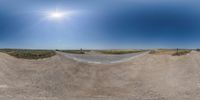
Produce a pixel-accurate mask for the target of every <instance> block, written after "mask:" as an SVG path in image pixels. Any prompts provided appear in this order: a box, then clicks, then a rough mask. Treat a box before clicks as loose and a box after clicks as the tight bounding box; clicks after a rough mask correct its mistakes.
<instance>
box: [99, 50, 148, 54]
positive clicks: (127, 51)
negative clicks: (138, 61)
mask: <svg viewBox="0 0 200 100" xmlns="http://www.w3.org/2000/svg"><path fill="white" fill-rule="evenodd" d="M144 51H145V50H100V51H98V52H100V53H102V54H129V53H139V52H144Z"/></svg>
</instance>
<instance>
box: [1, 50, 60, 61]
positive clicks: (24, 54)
mask: <svg viewBox="0 0 200 100" xmlns="http://www.w3.org/2000/svg"><path fill="white" fill-rule="evenodd" d="M0 52H4V53H7V54H9V55H11V56H14V57H16V58H24V59H42V58H48V57H52V56H54V55H55V54H56V53H55V52H54V51H52V50H28V49H0Z"/></svg>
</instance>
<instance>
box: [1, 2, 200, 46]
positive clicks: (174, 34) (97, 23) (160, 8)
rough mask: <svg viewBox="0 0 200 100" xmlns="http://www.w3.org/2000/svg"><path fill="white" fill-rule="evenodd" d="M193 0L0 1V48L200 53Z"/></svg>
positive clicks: (198, 14) (199, 22) (199, 16)
mask: <svg viewBox="0 0 200 100" xmlns="http://www.w3.org/2000/svg"><path fill="white" fill-rule="evenodd" d="M199 4H200V2H198V1H197V0H194V1H193V0H0V48H28V49H80V48H83V49H151V48H200V6H199Z"/></svg>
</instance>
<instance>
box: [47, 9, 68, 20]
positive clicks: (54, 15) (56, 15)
mask: <svg viewBox="0 0 200 100" xmlns="http://www.w3.org/2000/svg"><path fill="white" fill-rule="evenodd" d="M64 15H65V14H64V13H63V12H58V11H56V12H52V13H50V15H49V16H50V17H51V18H55V19H60V18H63V17H64Z"/></svg>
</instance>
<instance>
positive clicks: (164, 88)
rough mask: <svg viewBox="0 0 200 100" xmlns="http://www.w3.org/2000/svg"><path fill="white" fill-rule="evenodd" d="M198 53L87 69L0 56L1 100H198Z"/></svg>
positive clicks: (61, 60)
mask: <svg viewBox="0 0 200 100" xmlns="http://www.w3.org/2000/svg"><path fill="white" fill-rule="evenodd" d="M199 60H200V54H199V53H197V52H192V53H190V54H189V55H184V56H179V57H177V56H170V55H150V54H146V55H145V56H141V57H137V58H135V59H132V60H131V61H128V62H123V63H117V64H89V63H82V62H76V61H73V60H70V59H67V58H66V57H64V55H56V56H54V57H51V58H48V59H43V60H25V59H16V58H14V57H11V56H9V55H6V54H3V53H0V99H1V100H10V99H15V100H66V99H67V100H129V99H131V100H133V99H134V100H199V99H200V78H199V77H200V62H199Z"/></svg>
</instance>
